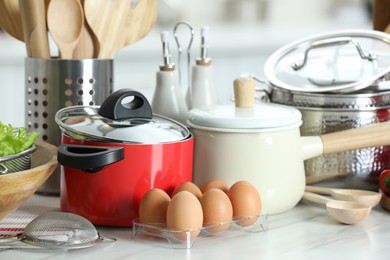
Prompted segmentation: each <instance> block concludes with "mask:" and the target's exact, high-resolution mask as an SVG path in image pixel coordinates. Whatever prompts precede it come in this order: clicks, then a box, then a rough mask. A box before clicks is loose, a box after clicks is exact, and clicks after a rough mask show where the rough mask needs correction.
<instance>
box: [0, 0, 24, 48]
mask: <svg viewBox="0 0 390 260" xmlns="http://www.w3.org/2000/svg"><path fill="white" fill-rule="evenodd" d="M0 24H1V27H2V28H3V30H4V31H5V32H7V33H8V34H10V35H11V36H12V37H15V38H16V39H18V40H20V41H24V36H23V25H22V18H21V16H20V10H19V0H0Z"/></svg>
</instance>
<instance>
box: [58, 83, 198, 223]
mask: <svg viewBox="0 0 390 260" xmlns="http://www.w3.org/2000/svg"><path fill="white" fill-rule="evenodd" d="M55 119H56V122H57V124H58V125H59V127H60V128H61V130H62V133H63V136H62V144H61V145H60V146H59V148H58V161H59V163H60V164H61V165H62V166H63V167H62V168H63V170H62V173H61V208H62V210H63V211H67V212H72V213H76V214H79V215H81V216H83V217H85V218H87V219H88V220H90V221H91V222H92V223H94V224H98V225H108V226H131V221H132V219H133V218H136V217H138V207H139V203H140V201H141V198H142V197H143V195H144V194H145V192H146V191H148V190H149V189H151V188H161V189H163V190H165V191H167V192H171V191H172V189H173V188H174V187H176V186H177V185H178V184H180V183H181V182H184V181H191V180H192V161H193V159H192V157H193V137H192V135H191V133H190V132H189V131H188V129H187V128H186V127H185V126H183V125H181V124H180V123H178V122H176V121H173V120H171V119H168V118H165V117H162V116H159V115H156V114H152V111H151V108H150V105H149V103H148V101H147V99H146V98H145V97H144V96H143V95H142V94H141V93H139V92H136V91H133V90H130V89H121V90H119V91H117V92H115V93H113V94H112V95H111V96H109V97H108V98H107V99H106V100H105V101H104V103H103V104H102V105H101V107H97V106H73V107H66V108H63V109H61V110H60V111H58V112H57V114H56V118H55Z"/></svg>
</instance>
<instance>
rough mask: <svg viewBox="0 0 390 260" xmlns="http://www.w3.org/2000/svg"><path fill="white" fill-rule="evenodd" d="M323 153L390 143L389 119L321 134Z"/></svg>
mask: <svg viewBox="0 0 390 260" xmlns="http://www.w3.org/2000/svg"><path fill="white" fill-rule="evenodd" d="M321 139H322V142H323V146H324V151H323V153H324V154H329V153H337V152H343V151H349V150H355V149H360V148H367V147H378V146H383V145H390V121H389V122H383V123H378V124H373V125H369V126H363V127H359V128H353V129H349V130H345V131H340V132H334V133H329V134H324V135H322V136H321Z"/></svg>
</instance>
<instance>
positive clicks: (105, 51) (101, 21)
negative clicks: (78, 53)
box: [84, 0, 131, 59]
mask: <svg viewBox="0 0 390 260" xmlns="http://www.w3.org/2000/svg"><path fill="white" fill-rule="evenodd" d="M130 8H131V0H85V1H84V12H85V17H86V20H87V22H88V24H89V26H90V27H91V29H92V31H93V32H94V34H95V35H96V38H97V39H98V42H99V46H100V49H99V54H98V58H100V59H107V58H112V57H113V54H114V53H115V51H116V50H118V49H119V48H120V47H122V46H123V40H122V39H123V34H124V28H125V24H126V17H127V15H128V13H129V11H130Z"/></svg>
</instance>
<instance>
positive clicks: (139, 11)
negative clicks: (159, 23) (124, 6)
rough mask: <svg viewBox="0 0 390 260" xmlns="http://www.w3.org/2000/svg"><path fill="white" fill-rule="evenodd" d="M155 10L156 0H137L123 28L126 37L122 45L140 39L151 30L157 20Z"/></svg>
mask: <svg viewBox="0 0 390 260" xmlns="http://www.w3.org/2000/svg"><path fill="white" fill-rule="evenodd" d="M157 11H158V9H157V1H156V0H138V3H137V5H136V6H135V7H134V8H132V9H131V10H130V13H129V14H128V16H127V19H126V24H125V30H124V34H125V36H126V37H125V41H124V45H123V46H127V45H130V44H133V43H135V42H137V41H139V40H141V39H142V38H144V37H145V36H146V35H147V34H148V33H149V32H150V31H151V30H152V28H153V26H154V24H155V23H156V20H157Z"/></svg>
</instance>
